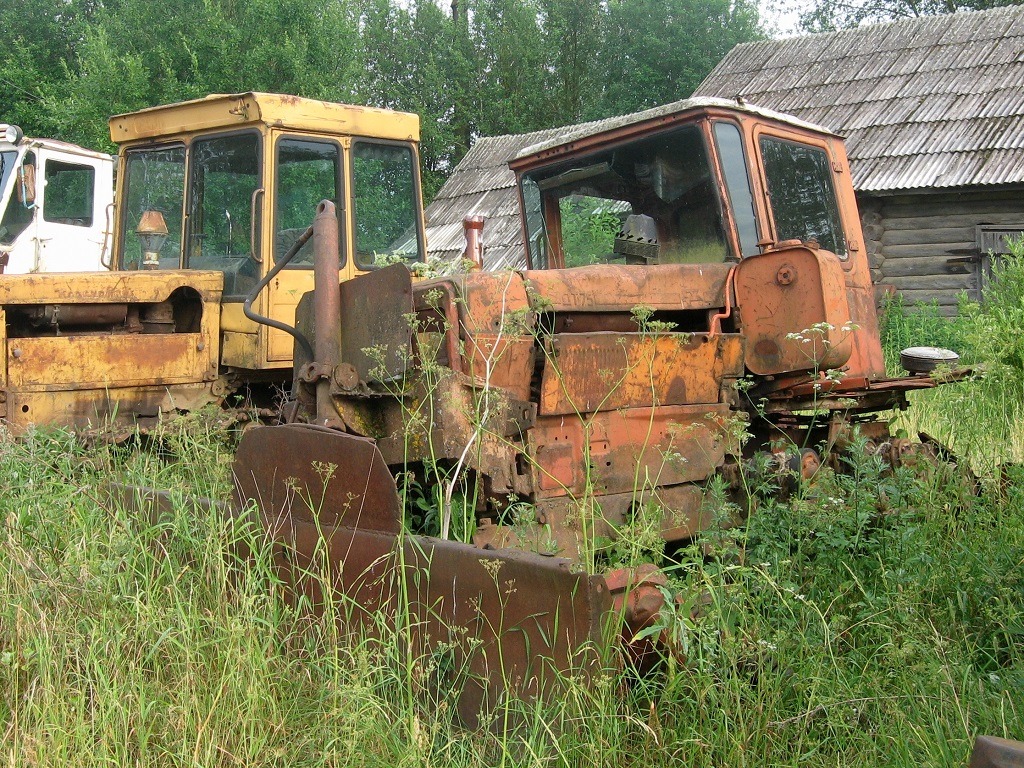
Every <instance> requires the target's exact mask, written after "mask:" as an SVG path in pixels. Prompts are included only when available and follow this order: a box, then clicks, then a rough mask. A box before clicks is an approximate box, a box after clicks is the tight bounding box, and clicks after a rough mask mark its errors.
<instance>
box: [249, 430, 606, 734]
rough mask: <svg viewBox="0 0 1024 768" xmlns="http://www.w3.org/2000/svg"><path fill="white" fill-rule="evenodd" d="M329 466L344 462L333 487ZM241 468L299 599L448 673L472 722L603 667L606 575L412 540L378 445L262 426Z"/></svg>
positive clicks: (446, 682) (448, 683) (446, 683)
mask: <svg viewBox="0 0 1024 768" xmlns="http://www.w3.org/2000/svg"><path fill="white" fill-rule="evenodd" d="M325 465H332V466H335V467H337V469H336V470H335V471H334V472H333V474H331V475H330V477H329V479H328V480H327V481H326V482H325V481H324V480H323V478H324V476H325V472H324V466H325ZM235 473H236V480H237V486H238V492H237V494H236V499H237V501H238V503H240V504H247V503H248V500H249V499H254V500H256V502H257V503H258V504H259V507H260V510H261V515H262V517H263V519H264V524H265V525H266V527H267V530H268V532H269V535H270V536H271V537H272V539H273V540H274V542H275V545H276V546H275V564H276V567H277V568H278V569H279V573H280V576H281V577H282V579H283V581H284V582H285V583H286V584H288V586H289V591H290V595H291V597H292V599H294V600H299V599H301V598H305V599H306V600H307V601H308V604H309V605H310V606H312V607H313V608H314V609H315V610H317V611H318V612H320V613H329V614H331V615H334V616H336V617H337V618H338V621H339V622H340V623H341V624H342V625H343V626H344V628H346V629H347V630H349V631H352V632H355V633H361V634H363V635H369V636H372V637H377V638H379V639H381V640H391V641H393V642H400V643H401V646H402V648H403V649H407V652H409V653H411V654H413V657H412V658H415V659H420V658H426V657H428V656H429V657H430V664H428V665H427V666H434V667H437V668H439V669H444V670H447V673H446V675H445V676H444V679H440V680H435V681H433V683H432V684H433V685H434V686H435V687H437V688H438V689H440V690H446V689H448V688H451V689H453V690H454V691H455V693H454V694H453V695H454V699H455V702H456V708H457V710H458V712H459V715H460V717H461V719H462V720H463V721H464V722H465V723H467V724H469V725H471V726H475V725H476V724H477V723H478V722H479V716H480V714H481V713H482V712H488V711H490V710H492V709H493V708H494V707H495V706H497V705H498V704H500V703H501V702H502V701H503V700H505V699H506V698H507V697H508V696H515V697H517V698H523V699H529V700H532V699H535V698H536V697H542V696H545V695H547V694H549V693H551V692H552V691H554V690H557V688H558V684H559V681H560V680H562V679H564V677H563V676H564V675H566V674H569V673H571V674H578V673H582V674H584V675H586V674H588V673H590V672H593V670H594V669H595V668H596V664H597V662H598V657H599V654H598V650H599V649H600V648H601V647H603V643H602V642H601V639H602V636H603V623H604V619H605V617H606V616H607V614H608V611H609V608H610V606H611V598H610V596H609V592H608V588H607V586H606V584H605V581H604V579H603V578H601V577H598V576H591V575H589V574H586V573H582V572H579V571H578V570H574V569H573V568H572V566H571V563H570V562H569V561H567V560H563V559H560V558H551V557H542V556H540V555H535V554H530V553H526V552H520V551H513V550H503V551H498V550H483V549H477V548H476V547H473V546H472V545H469V544H462V543H459V542H452V541H442V540H439V539H433V538H428V537H422V536H410V535H403V534H402V533H401V532H400V530H399V527H400V513H399V508H398V498H397V492H396V490H395V484H394V480H393V478H392V477H391V475H390V473H388V471H387V468H386V466H385V465H384V462H383V460H382V459H381V457H380V453H379V452H378V451H377V448H376V446H375V445H374V443H373V442H372V441H370V440H365V439H363V438H358V437H353V436H351V435H346V434H342V433H339V432H333V431H331V430H325V429H321V428H309V427H307V426H304V425H287V426H283V427H265V428H262V429H259V430H253V431H252V432H250V433H248V434H247V435H246V436H245V437H244V438H243V441H242V445H240V446H239V451H238V454H237V458H236V464H235ZM321 500H322V501H321ZM311 502H316V503H311ZM403 652H404V651H403ZM439 655H440V656H442V657H444V659H445V660H446V663H439V661H438V656H439Z"/></svg>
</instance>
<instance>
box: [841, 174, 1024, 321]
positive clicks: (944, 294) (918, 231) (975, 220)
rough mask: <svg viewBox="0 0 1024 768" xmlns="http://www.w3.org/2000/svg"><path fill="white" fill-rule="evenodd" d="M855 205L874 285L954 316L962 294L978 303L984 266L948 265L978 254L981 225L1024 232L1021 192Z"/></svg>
mask: <svg viewBox="0 0 1024 768" xmlns="http://www.w3.org/2000/svg"><path fill="white" fill-rule="evenodd" d="M857 202H858V204H859V206H860V212H861V224H862V226H863V228H864V241H865V247H866V248H867V253H868V259H869V261H870V263H871V274H872V278H873V279H874V281H875V283H876V284H882V285H889V286H892V287H893V288H894V289H896V290H897V291H899V292H900V293H902V294H903V296H904V298H905V299H906V300H907V302H908V303H913V302H919V301H921V302H935V303H937V304H938V306H939V309H940V312H942V313H943V314H945V315H953V314H956V305H957V302H958V300H959V297H960V294H961V293H962V292H963V291H966V292H967V294H968V295H969V296H970V297H971V298H972V299H978V298H979V295H980V294H979V274H980V266H979V265H978V264H967V265H960V266H957V265H955V264H950V263H949V260H950V259H958V258H959V259H962V258H964V257H969V256H971V255H977V254H978V244H977V227H978V225H979V224H994V225H1003V226H1014V227H1016V226H1019V227H1020V228H1021V229H1022V230H1024V189H1022V188H1018V189H1012V190H1006V189H1004V190H1000V191H998V192H986V191H978V190H969V191H965V192H961V193H949V192H944V193H923V194H915V195H893V196H884V197H882V196H868V195H858V198H857ZM963 270H966V273H964V272H963ZM958 272H959V273H958Z"/></svg>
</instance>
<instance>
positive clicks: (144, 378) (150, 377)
mask: <svg viewBox="0 0 1024 768" xmlns="http://www.w3.org/2000/svg"><path fill="white" fill-rule="evenodd" d="M7 371H8V381H9V385H10V386H11V387H12V388H18V389H35V390H60V389H67V388H74V389H85V388H91V387H103V386H115V387H120V386H138V385H141V384H180V383H185V382H190V381H202V380H203V379H204V378H208V379H210V380H212V379H214V378H216V373H217V361H216V359H215V358H213V357H212V356H211V354H210V350H209V348H208V347H207V346H206V344H204V338H203V335H202V334H200V333H174V334H124V335H116V336H53V337H40V338H25V339H8V341H7Z"/></svg>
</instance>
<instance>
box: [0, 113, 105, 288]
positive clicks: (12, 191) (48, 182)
mask: <svg viewBox="0 0 1024 768" xmlns="http://www.w3.org/2000/svg"><path fill="white" fill-rule="evenodd" d="M113 200H114V162H113V159H112V158H111V157H110V155H107V154H104V153H102V152H93V151H90V150H88V149H84V148H83V147H79V146H76V145H74V144H67V143H65V142H62V141H53V140H51V139H32V138H27V137H25V136H23V135H22V131H21V129H20V128H19V127H18V126H16V125H9V124H0V272H3V273H5V274H22V273H27V272H88V271H96V270H103V269H106V268H107V267H108V266H109V261H108V259H109V255H110V225H111V213H112V204H113Z"/></svg>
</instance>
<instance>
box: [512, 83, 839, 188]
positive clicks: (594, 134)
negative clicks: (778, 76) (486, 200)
mask: <svg viewBox="0 0 1024 768" xmlns="http://www.w3.org/2000/svg"><path fill="white" fill-rule="evenodd" d="M711 111H714V112H732V113H736V114H746V115H755V116H757V117H762V118H765V119H768V120H773V121H776V122H779V123H784V124H786V125H789V126H792V127H794V128H800V129H803V130H807V131H812V132H814V133H819V134H822V135H825V136H835V135H836V134H834V133H832V131H830V130H828V129H827V128H824V127H822V126H820V125H815V124H814V123H809V122H807V121H805V120H800V119H799V118H796V117H793V116H792V115H787V114H783V113H782V112H776V111H774V110H771V109H766V108H764V107H759V106H756V105H754V104H748V103H746V102H745V101H743V100H731V99H719V98H711V97H705V98H697V99H683V100H681V101H674V102H672V103H671V104H664V105H662V106H659V107H654V108H652V109H646V110H644V111H642V112H633V113H631V114H628V115H619V116H617V117H609V118H606V119H604V120H595V121H594V122H590V123H582V124H580V125H571V126H567V127H565V128H563V129H560V130H559V131H558V133H557V135H556V136H554V137H551V138H548V139H547V140H545V141H541V142H539V143H536V144H532V145H530V146H528V147H524V148H523V149H522V150H520V151H519V152H517V153H516V155H515V157H513V158H512V159H511V160H510V161H509V166H510V167H511V168H512V169H513V170H518V169H519V168H522V167H524V166H526V165H529V164H531V163H533V162H536V161H540V160H546V159H549V158H553V157H558V156H561V155H563V154H566V153H570V152H573V151H575V150H576V149H579V148H580V147H579V145H581V144H587V145H590V144H596V143H600V142H601V141H604V140H611V139H614V138H615V137H623V136H625V135H626V134H630V135H635V134H640V133H644V132H646V131H649V130H651V129H656V128H658V127H662V126H667V125H671V124H673V123H676V122H679V121H681V120H685V119H687V118H689V117H691V116H693V115H695V114H699V113H707V112H711Z"/></svg>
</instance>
